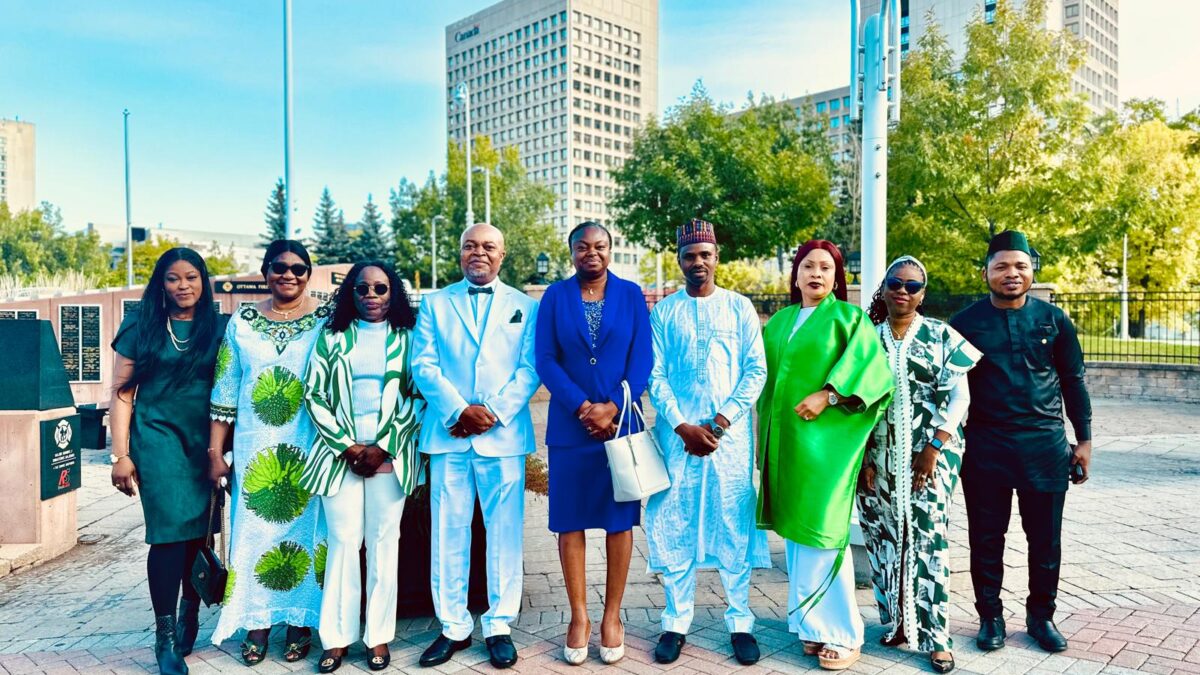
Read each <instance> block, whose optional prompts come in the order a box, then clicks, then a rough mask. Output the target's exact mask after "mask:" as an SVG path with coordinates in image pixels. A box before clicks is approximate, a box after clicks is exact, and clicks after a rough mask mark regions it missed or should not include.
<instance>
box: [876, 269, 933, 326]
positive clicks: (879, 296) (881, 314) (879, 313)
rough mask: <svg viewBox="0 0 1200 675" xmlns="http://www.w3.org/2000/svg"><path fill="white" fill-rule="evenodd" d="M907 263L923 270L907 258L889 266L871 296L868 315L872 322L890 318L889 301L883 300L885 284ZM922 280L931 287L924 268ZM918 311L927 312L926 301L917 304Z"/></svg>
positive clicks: (919, 312)
mask: <svg viewBox="0 0 1200 675" xmlns="http://www.w3.org/2000/svg"><path fill="white" fill-rule="evenodd" d="M905 265H911V266H913V267H916V268H917V269H918V270H921V266H920V265H917V264H916V263H914V262H913V261H911V260H908V259H907V258H902V259H900V260H897V261H896V262H894V263H892V266H891V267H889V268H887V272H886V273H885V274H884V275H883V280H882V281H880V282H879V288H876V289H875V295H873V296H871V306H870V307H868V308H867V316H869V317H871V323H873V324H875V325H876V326H878V325H879V324H881V323H883V322H884V321H887V318H888V311H887V303H886V302H884V300H883V288H884V285H885V284H887V279H888V277H890V276H892V273H893V272H895V271H896V270H898V269H900V268H901V267H904V266H905ZM921 280H922V281H924V282H925V288H926V289H928V288H929V279H926V278H925V272H924V270H921ZM919 292H920V291H918V293H919ZM917 313H918V314H924V313H925V303H924V302H922V303H921V304H919V305H917Z"/></svg>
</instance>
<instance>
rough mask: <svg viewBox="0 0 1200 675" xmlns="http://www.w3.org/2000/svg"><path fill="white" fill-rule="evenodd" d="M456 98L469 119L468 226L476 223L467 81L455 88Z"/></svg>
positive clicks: (469, 101)
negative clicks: (472, 196) (472, 185)
mask: <svg viewBox="0 0 1200 675" xmlns="http://www.w3.org/2000/svg"><path fill="white" fill-rule="evenodd" d="M454 98H456V99H458V101H459V103H462V105H463V108H464V109H465V111H466V120H467V127H466V131H467V223H466V227H470V226H472V225H474V224H475V211H474V209H473V207H472V206H471V88H470V87H468V86H467V83H466V82H459V83H458V87H456V88H455V89H454Z"/></svg>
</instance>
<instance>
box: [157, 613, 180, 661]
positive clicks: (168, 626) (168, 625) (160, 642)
mask: <svg viewBox="0 0 1200 675" xmlns="http://www.w3.org/2000/svg"><path fill="white" fill-rule="evenodd" d="M154 629H155V632H154V658H155V659H157V660H158V672H160V673H162V675H187V671H188V667H187V664H186V663H184V662H183V657H182V656H180V655H179V654H178V653H176V651H175V617H174V616H171V615H169V614H168V615H167V616H159V617H155V618H154Z"/></svg>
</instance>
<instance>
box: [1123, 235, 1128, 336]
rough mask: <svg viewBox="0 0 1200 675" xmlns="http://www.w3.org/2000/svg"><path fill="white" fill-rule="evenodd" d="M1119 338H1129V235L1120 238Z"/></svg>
mask: <svg viewBox="0 0 1200 675" xmlns="http://www.w3.org/2000/svg"><path fill="white" fill-rule="evenodd" d="M1121 339H1122V340H1128V339H1129V235H1125V236H1124V237H1122V238H1121Z"/></svg>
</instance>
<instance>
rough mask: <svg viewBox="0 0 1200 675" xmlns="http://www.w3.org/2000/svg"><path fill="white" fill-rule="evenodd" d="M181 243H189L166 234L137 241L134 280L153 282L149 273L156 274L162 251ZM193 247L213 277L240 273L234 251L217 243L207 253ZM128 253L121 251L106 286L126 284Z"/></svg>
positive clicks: (142, 282) (109, 271) (134, 255)
mask: <svg viewBox="0 0 1200 675" xmlns="http://www.w3.org/2000/svg"><path fill="white" fill-rule="evenodd" d="M179 246H188V245H187V244H183V243H180V241H179V240H178V239H174V238H172V237H164V236H154V237H150V238H149V239H147V240H146V241H142V242H134V244H133V283H135V284H144V283H146V282H148V281H150V276H151V275H152V274H154V264H155V263H157V262H158V259H159V258H160V257H162V254H164V253H166V252H167V251H168V250H170V249H173V248H177V247H179ZM188 247H189V248H194V249H196V251H197V252H198V253H200V254H201V256H203V257H204V265H205V266H206V267H208V274H209V275H210V276H214V277H215V276H220V275H222V274H237V273H238V272H240V271H241V269H239V268H238V264H237V260H236V259H234V257H233V252H232V251H225V252H222V251H221V247H220V246H219V245H218V244H217V242H215V241H214V242H212V244H211V245H210V246H209V247H207V252H205V251H204V250H202V249H200V248H198V247H195V246H188ZM125 260H126V257H125V254H122V255H121V257H120V259H118V260H117V264H116V265H115V266H114V267H113V268H112V269H111V270H108V274H107V275H106V276H105V277H104V284H105V285H106V286H124V285H125Z"/></svg>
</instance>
